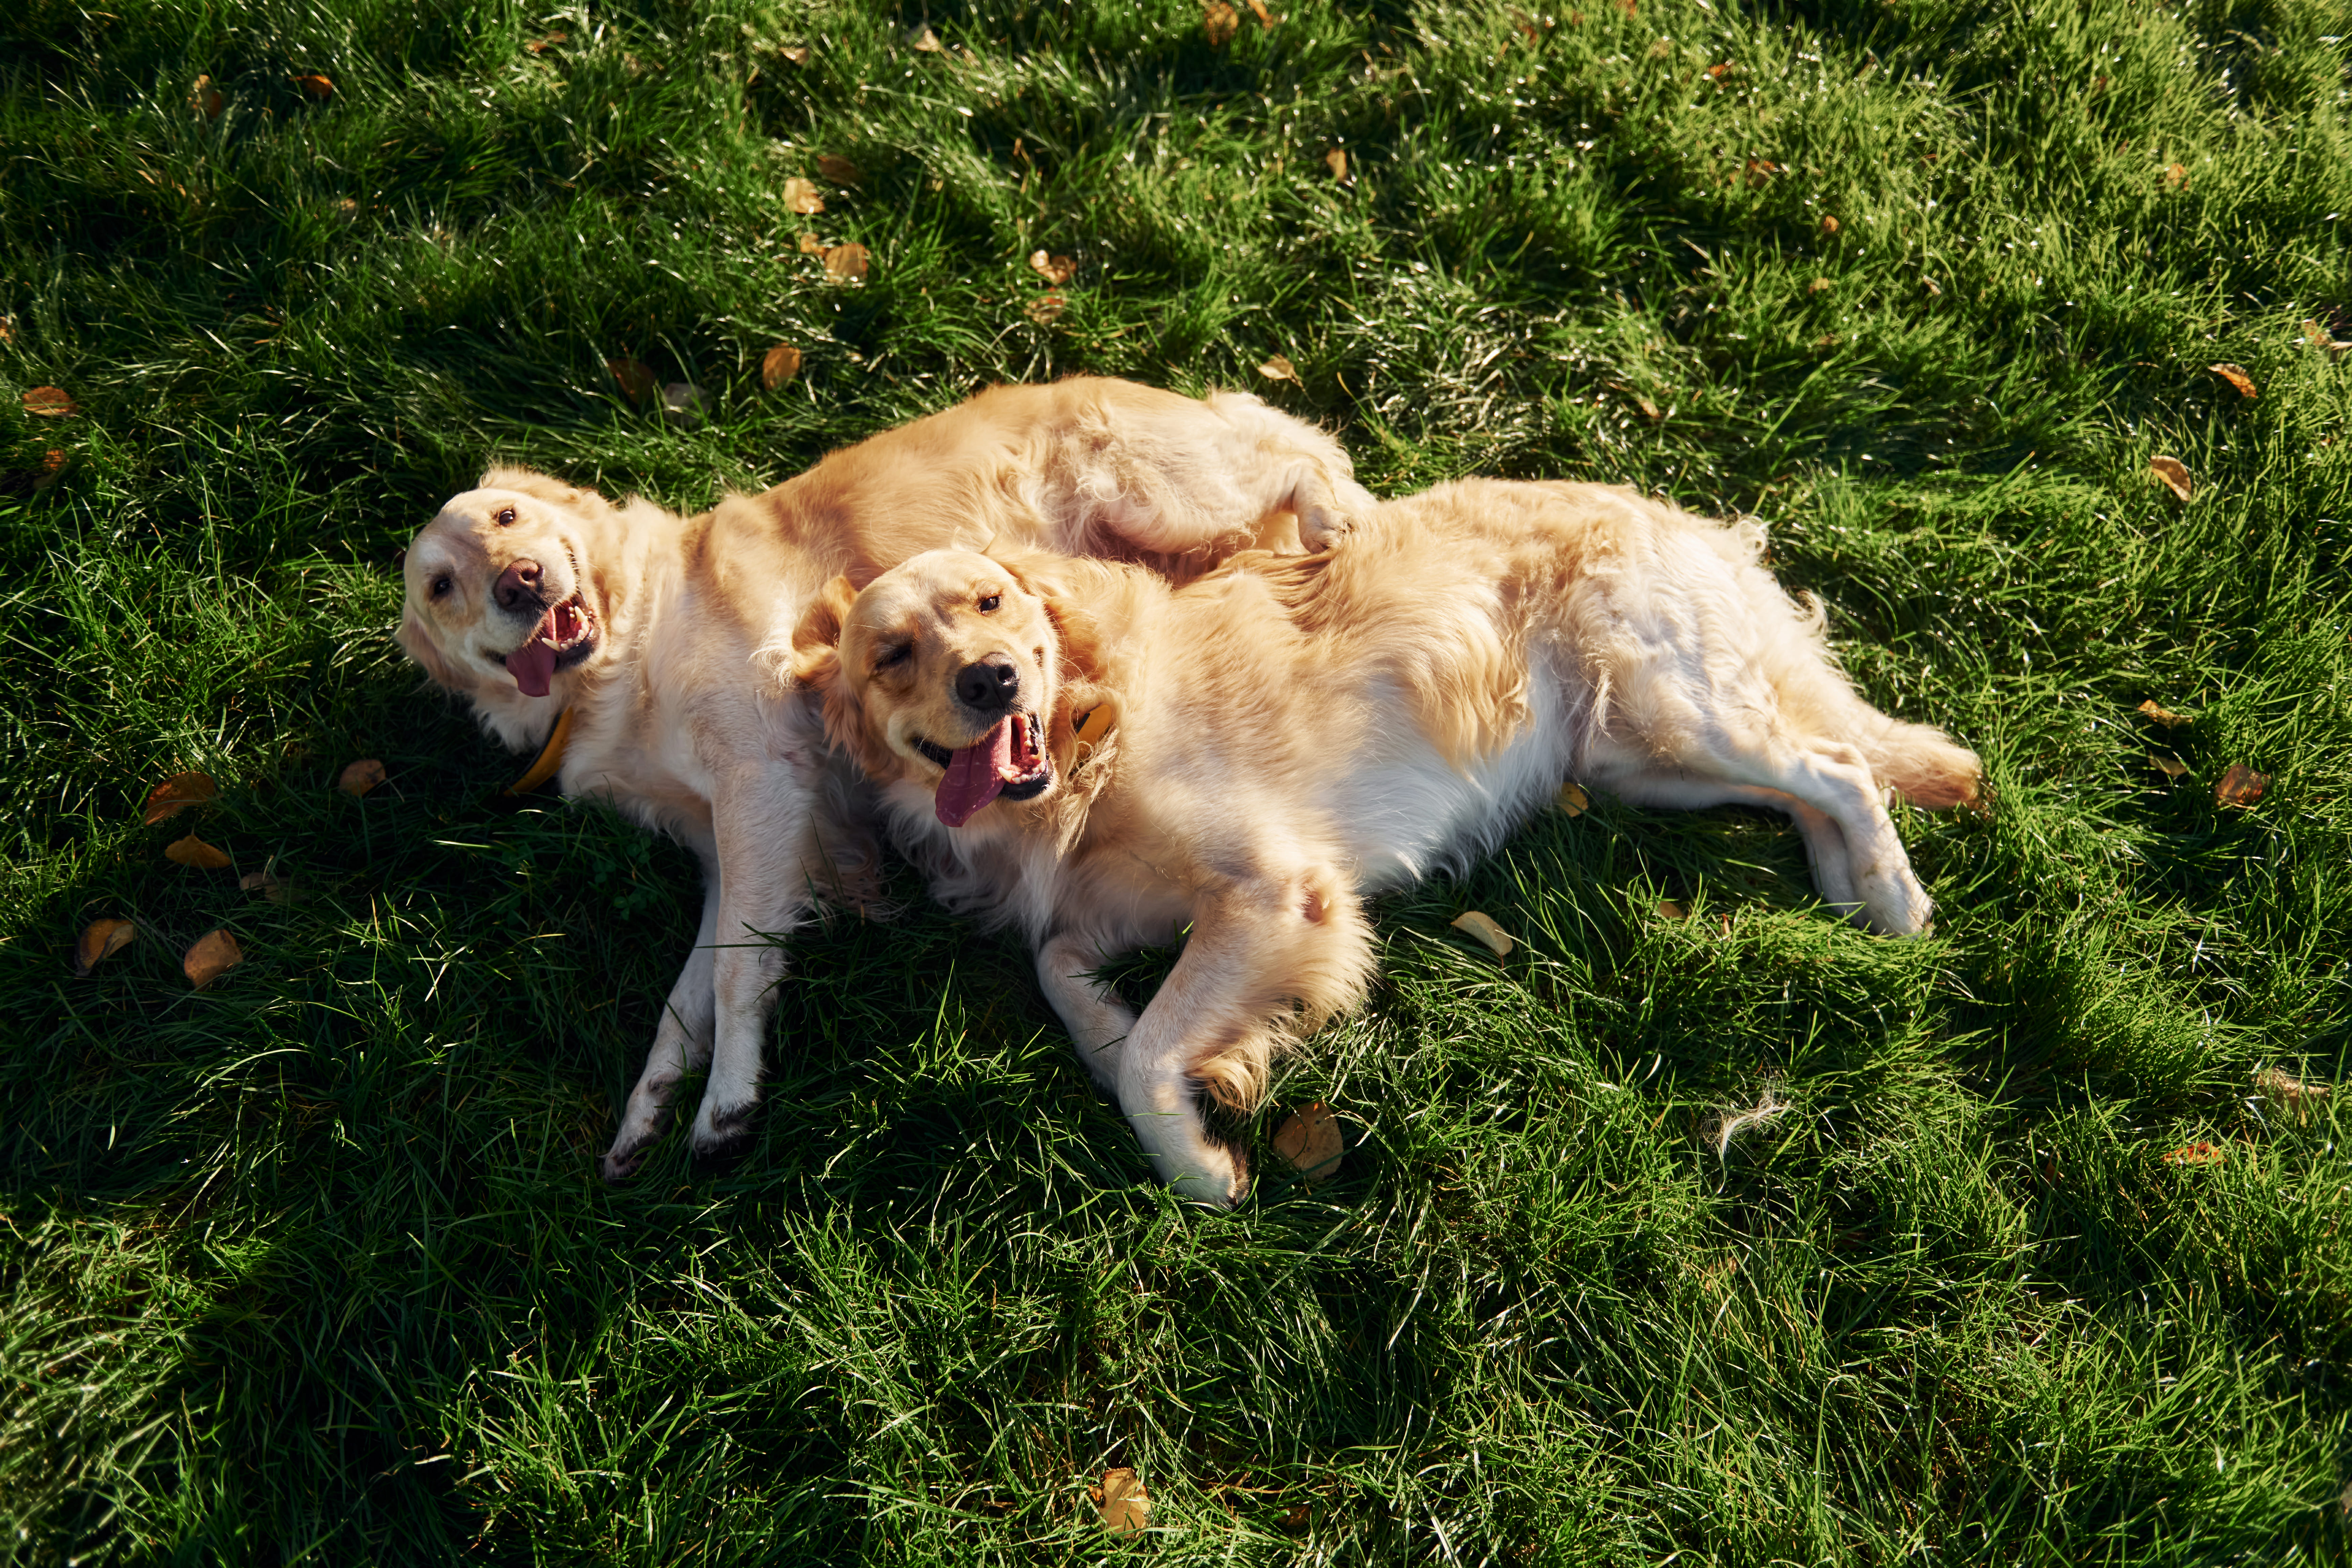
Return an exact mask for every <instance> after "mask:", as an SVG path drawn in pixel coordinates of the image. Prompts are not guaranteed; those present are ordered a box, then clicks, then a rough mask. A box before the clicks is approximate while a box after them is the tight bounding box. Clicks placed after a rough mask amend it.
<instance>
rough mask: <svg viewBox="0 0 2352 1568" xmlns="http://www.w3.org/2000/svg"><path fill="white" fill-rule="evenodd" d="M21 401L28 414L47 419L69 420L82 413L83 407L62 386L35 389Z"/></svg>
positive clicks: (27, 393)
mask: <svg viewBox="0 0 2352 1568" xmlns="http://www.w3.org/2000/svg"><path fill="white" fill-rule="evenodd" d="M20 401H21V402H23V404H24V405H25V412H26V413H27V414H37V415H40V416H42V417H43V418H46V419H69V418H71V417H72V416H75V415H77V414H79V413H80V412H81V405H80V404H79V403H76V402H75V401H74V400H73V394H72V393H70V392H68V391H67V390H66V389H65V388H64V387H62V386H37V387H34V388H33V389H32V390H30V391H29V392H26V394H25V395H24V396H23V398H22V399H20Z"/></svg>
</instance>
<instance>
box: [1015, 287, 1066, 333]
mask: <svg viewBox="0 0 2352 1568" xmlns="http://www.w3.org/2000/svg"><path fill="white" fill-rule="evenodd" d="M1069 308H1070V301H1069V300H1067V299H1066V298H1065V297H1063V296H1062V295H1059V294H1040V295H1038V296H1037V297H1036V298H1035V299H1034V300H1030V301H1029V302H1028V303H1027V304H1026V305H1024V306H1022V307H1021V313H1022V314H1023V315H1024V316H1026V317H1028V318H1029V319H1030V320H1031V321H1034V322H1035V323H1036V324H1037V325H1039V326H1041V327H1050V326H1052V325H1053V324H1054V323H1055V321H1060V320H1061V319H1062V312H1063V311H1065V310H1068V309H1069Z"/></svg>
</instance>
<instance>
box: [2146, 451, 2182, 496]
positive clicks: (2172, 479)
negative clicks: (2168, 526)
mask: <svg viewBox="0 0 2352 1568" xmlns="http://www.w3.org/2000/svg"><path fill="white" fill-rule="evenodd" d="M2147 468H2148V472H2150V473H2152V474H2154V475H2155V476H2156V477H2157V478H2158V479H2161V480H2162V481H2163V482H2164V488H2165V489H2168V490H2170V491H2171V492H2172V493H2173V494H2174V495H2177V496H2179V498H2180V499H2181V500H2188V499H2189V465H2188V464H2186V463H2184V462H2182V461H2181V460H2180V459H2179V458H2166V457H2155V458H2149V459H2148V460H2147Z"/></svg>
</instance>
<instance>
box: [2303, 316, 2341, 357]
mask: <svg viewBox="0 0 2352 1568" xmlns="http://www.w3.org/2000/svg"><path fill="white" fill-rule="evenodd" d="M2303 335H2304V336H2305V338H2307V339H2309V340H2310V341H2311V346H2312V347H2313V348H2315V349H2325V350H2326V351H2327V355H2328V357H2329V358H2330V359H2333V358H2335V357H2336V355H2337V354H2340V353H2343V352H2344V351H2345V350H2346V349H2352V343H2347V342H2341V341H2339V340H2338V339H2337V338H2336V336H2335V334H2333V333H2332V332H2330V331H2328V330H2327V329H2326V327H2323V326H2321V325H2320V324H2319V323H2318V322H2317V321H2305V322H2304V323H2303Z"/></svg>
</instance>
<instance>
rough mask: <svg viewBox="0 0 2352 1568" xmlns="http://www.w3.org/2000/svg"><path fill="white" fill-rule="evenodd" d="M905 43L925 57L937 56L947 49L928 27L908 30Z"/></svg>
mask: <svg viewBox="0 0 2352 1568" xmlns="http://www.w3.org/2000/svg"><path fill="white" fill-rule="evenodd" d="M907 42H908V45H910V46H911V47H914V48H915V49H917V50H919V52H921V53H923V54H927V55H935V54H938V53H939V52H940V50H941V49H942V48H945V47H947V46H946V45H944V44H942V43H940V36H939V35H938V34H937V33H934V32H932V31H931V30H930V28H929V27H928V26H923V27H911V28H908V32H907Z"/></svg>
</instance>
